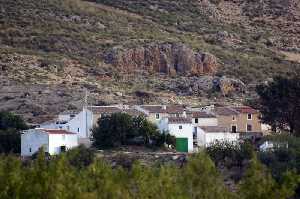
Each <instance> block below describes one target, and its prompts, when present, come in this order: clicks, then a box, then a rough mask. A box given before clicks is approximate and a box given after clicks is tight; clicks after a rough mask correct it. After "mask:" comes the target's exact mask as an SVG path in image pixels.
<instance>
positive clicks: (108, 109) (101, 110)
mask: <svg viewBox="0 0 300 199" xmlns="http://www.w3.org/2000/svg"><path fill="white" fill-rule="evenodd" d="M89 109H90V110H91V111H92V112H93V113H94V114H113V113H119V112H122V110H121V109H120V108H118V107H114V106H94V107H90V108H89Z"/></svg>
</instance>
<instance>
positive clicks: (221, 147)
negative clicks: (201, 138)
mask: <svg viewBox="0 0 300 199" xmlns="http://www.w3.org/2000/svg"><path fill="white" fill-rule="evenodd" d="M206 151H207V153H208V154H209V155H210V157H211V158H212V160H213V161H214V162H215V163H216V164H217V165H218V164H219V163H221V164H225V165H226V166H227V167H229V168H230V167H233V166H242V165H243V161H245V160H250V159H251V158H252V157H253V154H254V149H253V147H252V145H251V144H250V143H248V142H245V143H243V144H233V143H228V142H216V143H215V144H213V145H211V146H209V147H207V148H206Z"/></svg>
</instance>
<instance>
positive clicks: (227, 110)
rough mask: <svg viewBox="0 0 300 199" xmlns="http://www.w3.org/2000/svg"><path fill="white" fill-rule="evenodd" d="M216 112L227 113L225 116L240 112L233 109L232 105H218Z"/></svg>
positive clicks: (218, 113)
mask: <svg viewBox="0 0 300 199" xmlns="http://www.w3.org/2000/svg"><path fill="white" fill-rule="evenodd" d="M215 112H216V114H217V115H225V116H230V115H238V114H239V112H238V111H236V110H234V109H232V108H231V107H217V108H216V109H215Z"/></svg>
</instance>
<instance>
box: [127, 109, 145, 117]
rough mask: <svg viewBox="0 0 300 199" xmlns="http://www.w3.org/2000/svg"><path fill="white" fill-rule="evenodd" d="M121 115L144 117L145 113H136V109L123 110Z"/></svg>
mask: <svg viewBox="0 0 300 199" xmlns="http://www.w3.org/2000/svg"><path fill="white" fill-rule="evenodd" d="M123 113H127V114H129V115H131V116H134V117H135V116H146V115H145V113H143V112H141V111H138V110H136V109H124V110H123Z"/></svg>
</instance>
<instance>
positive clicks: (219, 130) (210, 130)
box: [200, 126, 228, 133]
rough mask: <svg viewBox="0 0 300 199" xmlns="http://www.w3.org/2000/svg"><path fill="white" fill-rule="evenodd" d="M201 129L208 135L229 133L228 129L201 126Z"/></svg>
mask: <svg viewBox="0 0 300 199" xmlns="http://www.w3.org/2000/svg"><path fill="white" fill-rule="evenodd" d="M200 128H201V129H202V130H203V131H205V132H206V133H224V132H228V130H227V128H226V127H220V126H200Z"/></svg>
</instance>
